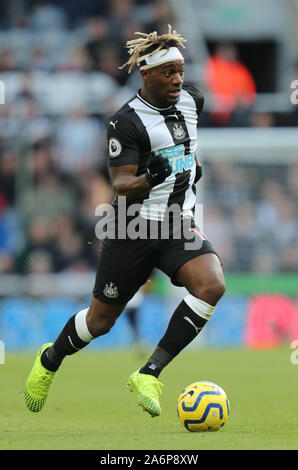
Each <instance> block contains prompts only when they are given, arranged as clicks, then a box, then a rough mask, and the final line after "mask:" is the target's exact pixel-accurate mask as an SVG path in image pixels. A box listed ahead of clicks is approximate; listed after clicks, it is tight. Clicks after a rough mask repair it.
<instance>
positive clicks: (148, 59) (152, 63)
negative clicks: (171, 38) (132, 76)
mask: <svg viewBox="0 0 298 470" xmlns="http://www.w3.org/2000/svg"><path fill="white" fill-rule="evenodd" d="M173 60H183V61H184V57H183V55H182V54H181V52H180V51H179V49H178V48H177V47H170V48H169V49H161V50H160V51H158V52H156V53H154V54H152V55H150V54H148V55H144V56H142V57H140V58H139V59H138V65H139V66H140V70H147V69H151V68H152V67H157V66H158V65H161V64H165V63H166V62H172V61H173Z"/></svg>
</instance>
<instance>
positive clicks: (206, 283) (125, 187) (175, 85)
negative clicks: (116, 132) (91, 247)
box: [87, 60, 225, 337]
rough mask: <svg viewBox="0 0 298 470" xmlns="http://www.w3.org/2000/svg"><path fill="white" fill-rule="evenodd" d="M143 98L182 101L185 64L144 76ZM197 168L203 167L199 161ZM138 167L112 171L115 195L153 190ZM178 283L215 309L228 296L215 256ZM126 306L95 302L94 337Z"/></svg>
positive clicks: (193, 265)
mask: <svg viewBox="0 0 298 470" xmlns="http://www.w3.org/2000/svg"><path fill="white" fill-rule="evenodd" d="M141 75H142V79H143V85H142V89H141V95H142V97H143V98H144V99H145V100H146V101H147V102H148V103H151V104H152V105H153V106H156V107H158V108H167V107H170V106H172V105H175V104H176V103H177V102H178V101H179V94H180V90H181V87H182V84H183V80H184V63H183V61H182V60H175V61H172V62H168V63H166V64H162V65H160V66H157V67H154V68H152V69H148V70H144V71H142V72H141ZM196 164H197V165H199V163H198V160H197V158H196ZM137 170H138V167H137V165H123V166H119V167H112V168H111V178H112V185H113V190H114V193H115V195H117V196H126V197H127V198H128V199H136V198H138V197H140V196H142V195H144V194H146V193H147V192H148V191H149V190H150V185H149V183H148V181H147V179H146V178H145V175H141V176H136V173H137ZM176 279H177V280H178V282H179V283H180V284H181V285H182V286H184V287H185V288H186V289H187V290H188V292H189V293H190V294H192V295H194V296H195V297H197V298H199V299H201V300H203V301H204V302H206V303H208V304H209V305H212V306H215V305H216V304H217V302H218V301H219V299H220V298H221V297H222V295H223V294H224V292H225V279H224V274H223V271H222V267H221V264H220V261H219V259H218V257H217V256H216V255H215V254H213V253H207V254H204V255H201V256H198V257H196V258H194V259H192V260H190V261H188V262H187V263H185V264H184V265H182V266H181V267H180V268H179V269H178V270H177V273H176ZM125 306H126V304H119V305H109V304H106V303H104V302H102V301H101V300H98V299H96V298H95V297H93V298H92V301H91V304H90V307H89V310H88V314H87V326H88V329H89V331H90V333H91V335H92V336H94V337H97V336H101V335H104V334H106V333H107V332H108V331H109V330H110V329H111V328H112V326H113V325H114V323H115V322H116V320H117V318H118V317H119V315H120V314H121V312H122V311H123V310H124V308H125Z"/></svg>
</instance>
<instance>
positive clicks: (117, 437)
mask: <svg viewBox="0 0 298 470" xmlns="http://www.w3.org/2000/svg"><path fill="white" fill-rule="evenodd" d="M291 352H292V350H291V349H290V347H282V348H278V349H273V350H248V349H244V348H243V349H209V350H208V349H198V350H191V349H189V350H186V351H184V352H182V353H181V354H180V356H178V357H177V358H176V359H175V360H174V361H173V362H172V363H170V364H169V365H168V367H167V368H166V369H165V370H164V371H163V373H162V375H161V376H160V381H161V382H163V383H164V387H163V392H162V396H161V405H162V414H161V416H160V417H158V418H154V419H153V418H151V417H150V416H149V415H148V414H147V413H145V412H143V411H142V409H141V408H140V407H138V406H137V402H136V397H135V395H134V394H133V393H130V392H129V391H128V389H127V387H126V386H125V383H126V379H127V377H128V375H129V374H130V373H131V372H133V371H134V370H136V369H137V368H138V367H140V366H141V365H142V364H143V362H144V360H145V357H144V358H140V357H139V356H138V355H137V353H136V352H135V351H133V350H129V351H115V352H107V351H105V352H102V351H98V352H93V351H92V352H91V351H89V352H88V351H87V350H85V351H82V352H80V353H78V354H76V355H74V356H72V357H69V358H67V359H66V360H65V361H64V363H63V364H62V367H61V369H60V370H59V372H58V374H57V377H56V379H55V381H54V384H53V387H52V390H51V391H50V394H49V396H48V400H47V403H46V405H45V408H44V409H43V410H42V411H41V412H40V413H36V414H35V413H31V412H30V411H28V410H27V409H26V408H25V406H24V402H23V393H22V391H23V387H24V383H25V380H26V378H27V375H28V374H29V372H30V370H31V366H32V364H33V360H34V357H35V354H29V353H26V354H22V353H18V354H7V355H6V363H5V364H3V365H0V377H1V388H0V410H1V411H0V416H1V433H0V449H2V450H3V449H5V450H7V449H8V450H9V449H27V450H29V449H33V450H38V449H50V450H59V449H72V450H80V449H84V450H91V449H96V450H106V449H108V450H124V449H125V450H137V449H141V450H149V449H150V450H160V449H162V450H211V449H213V450H214V449H218V450H225V449H226V450H236V449H242V450H245V449H250V450H254V449H262V450H278V449H282V450H285V449H297V448H298V393H297V389H298V365H294V364H292V363H291V360H290V358H291ZM197 380H209V381H212V382H215V383H217V384H219V385H220V386H222V387H223V388H224V390H225V391H226V393H227V394H228V396H229V399H230V405H231V413H230V418H229V420H228V422H227V423H226V424H225V426H224V427H223V428H222V429H221V430H220V431H218V432H215V433H191V432H189V431H187V430H185V429H184V428H183V427H182V425H181V424H180V422H179V420H178V418H177V413H176V401H177V397H178V395H179V393H180V392H181V390H182V389H183V388H184V387H185V386H186V385H189V384H190V383H192V382H194V381H197Z"/></svg>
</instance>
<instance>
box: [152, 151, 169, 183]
mask: <svg viewBox="0 0 298 470" xmlns="http://www.w3.org/2000/svg"><path fill="white" fill-rule="evenodd" d="M171 173H172V167H171V165H170V162H169V160H168V159H167V158H163V157H162V156H161V155H155V154H154V152H152V153H151V154H150V157H149V160H148V167H147V173H146V179H147V181H148V183H149V184H150V186H151V188H153V187H154V186H157V185H158V184H160V183H163V181H164V180H165V179H166V178H167V177H168V176H170V174H171Z"/></svg>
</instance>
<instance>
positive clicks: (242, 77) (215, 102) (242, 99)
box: [204, 43, 256, 125]
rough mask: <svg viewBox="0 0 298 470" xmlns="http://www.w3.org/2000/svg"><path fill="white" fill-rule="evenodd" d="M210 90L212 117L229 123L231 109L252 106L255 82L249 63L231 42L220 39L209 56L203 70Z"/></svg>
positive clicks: (223, 123) (222, 122) (219, 123)
mask: <svg viewBox="0 0 298 470" xmlns="http://www.w3.org/2000/svg"><path fill="white" fill-rule="evenodd" d="M204 77H205V83H206V87H207V90H208V91H209V92H210V93H211V98H212V111H211V114H212V119H213V121H214V123H215V124H217V125H227V124H229V122H230V119H231V116H232V113H235V112H236V111H237V110H238V109H240V110H243V109H246V110H247V109H250V108H251V107H252V105H253V104H254V102H255V99H256V86H255V82H254V79H253V77H252V75H251V73H250V72H249V70H248V69H247V67H246V66H245V65H244V64H243V63H242V62H241V61H240V60H239V59H238V57H237V49H236V47H235V46H234V45H233V44H231V43H220V44H219V45H218V46H217V48H216V50H215V53H214V54H213V55H212V56H211V57H210V59H208V61H207V63H206V66H205V71H204Z"/></svg>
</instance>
